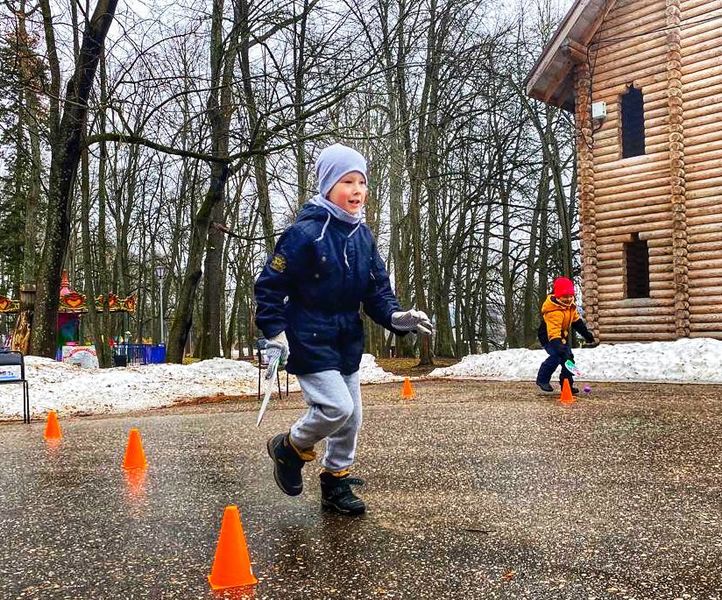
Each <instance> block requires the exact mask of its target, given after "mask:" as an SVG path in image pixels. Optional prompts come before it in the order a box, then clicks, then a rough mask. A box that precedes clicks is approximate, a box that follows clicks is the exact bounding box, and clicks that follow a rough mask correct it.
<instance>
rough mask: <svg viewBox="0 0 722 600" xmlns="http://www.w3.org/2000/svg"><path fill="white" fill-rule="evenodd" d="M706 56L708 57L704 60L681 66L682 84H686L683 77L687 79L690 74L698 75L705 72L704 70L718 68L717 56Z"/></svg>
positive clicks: (718, 58)
mask: <svg viewBox="0 0 722 600" xmlns="http://www.w3.org/2000/svg"><path fill="white" fill-rule="evenodd" d="M708 54H709V55H708V56H707V57H706V58H705V59H704V60H698V61H696V62H693V63H689V64H685V65H683V66H682V83H686V81H685V77H686V76H687V77H688V76H689V75H691V74H692V73H698V72H699V71H705V70H706V69H714V68H716V67H718V66H719V60H720V56H719V54H716V53H715V54H712V53H708Z"/></svg>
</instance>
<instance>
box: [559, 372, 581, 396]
mask: <svg viewBox="0 0 722 600" xmlns="http://www.w3.org/2000/svg"><path fill="white" fill-rule="evenodd" d="M567 379H568V381H569V388H570V389H571V390H572V394H573V395H574V396H578V395H579V388H578V387H574V380H573V379H572V378H571V377H568V378H567ZM559 385H561V386H562V387H564V378H561V379H559Z"/></svg>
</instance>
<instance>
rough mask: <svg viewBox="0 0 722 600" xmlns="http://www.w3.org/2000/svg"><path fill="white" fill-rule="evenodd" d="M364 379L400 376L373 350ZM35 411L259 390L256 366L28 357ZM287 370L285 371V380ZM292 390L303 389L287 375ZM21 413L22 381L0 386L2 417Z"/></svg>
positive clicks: (95, 409)
mask: <svg viewBox="0 0 722 600" xmlns="http://www.w3.org/2000/svg"><path fill="white" fill-rule="evenodd" d="M359 371H360V378H361V383H363V384H365V383H382V382H386V381H397V380H399V379H400V378H398V377H395V376H394V375H392V374H390V373H387V372H386V371H384V370H383V369H381V368H380V367H379V366H378V365H377V364H376V360H375V359H374V357H373V356H372V355H371V354H364V355H363V358H362V360H361V366H360V368H359ZM25 376H26V378H27V380H28V383H29V387H30V409H31V412H32V414H33V415H38V414H44V413H46V412H47V411H49V410H51V409H52V410H57V411H58V412H61V413H63V414H74V413H75V414H77V413H108V412H129V411H136V410H146V409H150V408H160V407H163V406H170V405H172V404H174V403H176V402H178V401H182V400H188V399H192V398H200V397H204V396H216V395H226V396H237V395H240V394H255V393H256V391H257V389H258V388H257V386H258V379H257V378H258V368H257V367H256V366H255V365H254V364H252V363H250V362H245V361H237V360H227V359H225V358H214V359H211V360H203V361H199V362H195V363H193V364H190V365H175V364H162V365H144V366H129V367H117V368H112V369H86V368H83V367H79V366H76V365H70V364H67V363H60V362H56V361H54V360H52V359H49V358H42V357H38V356H26V357H25ZM283 377H284V374H283V373H282V374H281V378H282V381H283ZM289 389H290V390H291V391H297V390H298V389H299V387H298V382H297V381H296V378H295V377H294V376H293V375H291V376H289ZM21 416H22V389H21V387H20V385H2V386H0V418H16V417H21Z"/></svg>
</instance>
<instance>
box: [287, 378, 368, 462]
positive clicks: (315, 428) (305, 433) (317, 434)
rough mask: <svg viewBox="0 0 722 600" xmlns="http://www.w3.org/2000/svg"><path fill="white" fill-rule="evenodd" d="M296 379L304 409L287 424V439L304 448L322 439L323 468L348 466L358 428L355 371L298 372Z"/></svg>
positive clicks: (352, 456)
mask: <svg viewBox="0 0 722 600" xmlns="http://www.w3.org/2000/svg"><path fill="white" fill-rule="evenodd" d="M298 382H299V384H300V385H301V391H302V392H303V398H304V400H305V401H306V404H308V410H307V411H306V414H304V415H303V416H302V417H301V418H300V419H299V420H298V421H296V422H295V423H294V425H293V427H291V442H293V444H294V446H296V448H299V449H303V450H306V449H310V448H313V446H315V445H316V444H317V443H318V442H320V441H321V440H323V439H324V438H326V453H325V454H324V456H323V459H322V460H321V464H322V465H323V467H324V468H325V469H328V470H329V471H343V470H344V469H348V468H349V467H350V466H351V465H352V464H353V459H354V455H355V454H356V439H357V438H358V432H359V430H360V429H361V383H360V379H359V372H358V371H356V372H355V373H352V374H351V375H341V373H340V372H339V371H321V372H319V373H310V374H309V375H299V376H298Z"/></svg>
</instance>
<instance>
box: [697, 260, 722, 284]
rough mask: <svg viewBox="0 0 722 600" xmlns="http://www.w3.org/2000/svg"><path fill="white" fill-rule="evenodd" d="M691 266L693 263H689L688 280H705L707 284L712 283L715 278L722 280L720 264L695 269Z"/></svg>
mask: <svg viewBox="0 0 722 600" xmlns="http://www.w3.org/2000/svg"><path fill="white" fill-rule="evenodd" d="M693 266H694V265H690V269H689V279H690V281H696V282H697V281H699V282H703V281H707V282H708V284H709V285H712V281H715V280H717V279H719V280H722V266H719V267H717V268H707V269H695V268H692V267H693Z"/></svg>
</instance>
